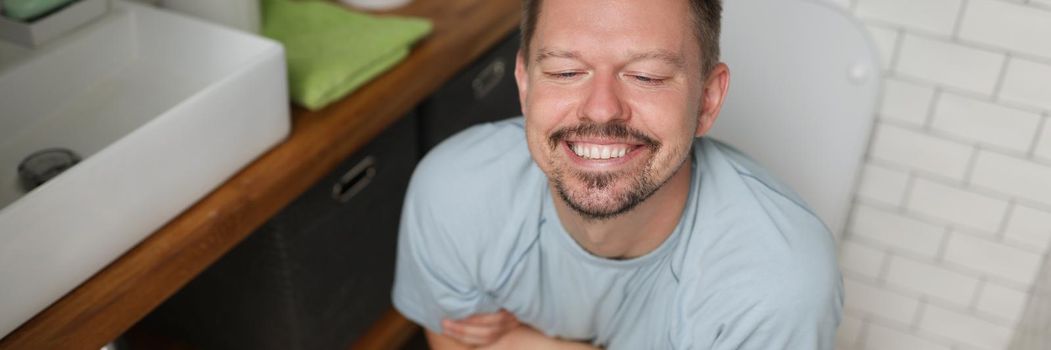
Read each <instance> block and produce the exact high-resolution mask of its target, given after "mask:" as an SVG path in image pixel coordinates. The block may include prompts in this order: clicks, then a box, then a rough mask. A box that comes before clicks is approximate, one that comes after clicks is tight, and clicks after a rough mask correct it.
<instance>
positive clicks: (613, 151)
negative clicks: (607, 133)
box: [569, 144, 629, 159]
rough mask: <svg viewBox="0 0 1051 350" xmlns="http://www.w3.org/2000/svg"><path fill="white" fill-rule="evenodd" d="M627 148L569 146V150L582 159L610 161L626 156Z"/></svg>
mask: <svg viewBox="0 0 1051 350" xmlns="http://www.w3.org/2000/svg"><path fill="white" fill-rule="evenodd" d="M628 148H629V147H628V146H625V145H590V146H585V145H580V144H571V145H570V146H569V149H570V150H572V151H573V153H576V155H577V156H580V157H581V158H584V159H611V158H620V157H623V156H624V155H626V154H628Z"/></svg>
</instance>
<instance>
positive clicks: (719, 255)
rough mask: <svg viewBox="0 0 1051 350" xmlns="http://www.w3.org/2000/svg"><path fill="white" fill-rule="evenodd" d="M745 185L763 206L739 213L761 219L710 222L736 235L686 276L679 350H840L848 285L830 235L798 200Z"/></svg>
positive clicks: (755, 183) (756, 185)
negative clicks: (837, 339)
mask: <svg viewBox="0 0 1051 350" xmlns="http://www.w3.org/2000/svg"><path fill="white" fill-rule="evenodd" d="M746 183H747V184H748V185H749V192H747V193H749V195H750V196H752V197H753V198H754V199H755V200H754V203H755V204H758V206H751V207H741V208H737V209H736V210H738V211H740V212H742V213H744V214H747V215H748V216H749V217H752V218H756V219H754V220H738V219H735V220H729V221H727V223H725V224H723V225H722V226H720V225H719V224H718V223H717V222H711V221H709V222H708V223H709V224H714V225H716V227H715V229H717V230H723V231H725V237H734V238H736V239H730V238H726V239H724V240H723V241H721V242H720V243H719V245H717V246H714V247H713V250H706V251H705V253H706V254H704V255H705V256H706V257H707V258H706V259H705V260H702V261H701V262H699V263H697V264H696V265H697V266H700V267H702V268H701V269H700V270H699V271H701V272H700V273H697V274H695V275H692V277H694V278H693V279H690V280H684V282H683V283H684V286H683V287H684V290H685V293H684V294H683V295H682V298H683V299H682V304H681V306H682V309H681V312H682V313H681V316H680V317H681V320H682V323H681V324H680V326H681V327H682V328H681V329H679V330H678V332H677V334H678V335H680V336H681V339H682V340H683V343H681V344H680V346H674V348H679V349H706V350H707V349H712V350H738V349H741V350H747V349H755V350H767V349H808V350H810V349H814V350H832V349H834V348H835V333H836V329H837V327H838V326H839V323H840V319H841V314H842V305H843V282H842V277H841V275H840V273H839V268H838V266H837V263H836V256H835V242H834V240H833V239H832V236H831V234H830V233H828V231H827V229H826V228H825V226H824V225H823V224H822V223H821V222H820V221H819V220H818V219H817V218H816V216H814V215H812V214H811V213H810V212H809V211H808V210H806V209H805V207H803V206H802V205H799V204H796V202H795V201H794V200H793V199H792V198H790V197H788V196H784V195H780V194H779V193H778V192H775V191H770V190H768V189H769V188H770V187H768V185H766V184H763V183H762V182H759V181H751V180H748V182H746ZM742 215H743V214H742ZM673 334H676V332H673Z"/></svg>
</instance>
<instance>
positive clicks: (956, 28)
mask: <svg viewBox="0 0 1051 350" xmlns="http://www.w3.org/2000/svg"><path fill="white" fill-rule="evenodd" d="M969 4H970V0H963V1H961V2H960V9H959V10H958V11H957V12H956V23H953V28H952V41H953V42H957V43H959V41H960V30H961V28H963V19H964V15H965V14H966V13H967V5H969Z"/></svg>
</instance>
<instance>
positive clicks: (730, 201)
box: [680, 140, 840, 303]
mask: <svg viewBox="0 0 1051 350" xmlns="http://www.w3.org/2000/svg"><path fill="white" fill-rule="evenodd" d="M701 147H702V154H700V155H699V157H700V158H699V159H698V161H699V162H702V163H703V164H704V165H703V166H701V167H700V169H701V174H700V176H701V179H702V180H701V181H702V182H701V183H702V184H701V186H700V188H699V196H700V197H701V198H700V199H699V200H698V202H697V204H696V207H697V208H698V209H697V210H698V212H697V215H696V216H695V218H694V226H693V227H694V232H693V233H692V234H691V239H690V240H689V243H688V246H687V247H686V249H685V250H684V251H683V252H682V253H683V257H682V260H680V261H681V262H682V265H681V266H680V268H681V269H682V273H683V274H684V277H685V278H686V279H690V278H691V277H694V278H692V279H693V281H691V283H697V284H698V286H703V290H704V291H709V292H718V291H720V290H723V287H727V288H729V289H726V290H725V291H726V292H728V293H729V294H733V295H735V296H734V297H735V298H749V297H751V298H753V300H765V301H766V302H767V303H770V302H773V303H776V302H777V301H785V302H791V301H792V300H796V301H799V300H806V299H812V300H814V301H827V297H828V296H829V294H824V295H822V294H821V293H818V290H823V291H824V292H831V293H832V294H835V293H838V290H839V288H840V287H839V283H840V282H839V271H838V267H837V264H836V253H835V251H836V249H835V240H834V239H833V237H832V234H831V233H830V232H829V231H828V229H827V227H826V226H825V225H824V223H822V221H821V220H820V219H819V218H818V217H817V215H816V214H814V212H813V210H811V209H810V208H809V207H808V206H807V205H806V203H805V202H804V201H803V200H801V199H800V198H799V196H798V195H797V194H795V192H794V191H792V190H791V189H790V188H789V187H788V186H786V185H784V184H783V183H781V182H780V181H779V180H777V179H776V178H775V177H774V176H772V175H771V174H770V173H769V172H768V171H767V170H765V169H764V168H763V167H762V166H761V165H759V164H758V163H756V162H755V161H753V160H752V159H751V158H749V157H748V156H747V155H745V154H743V153H741V152H740V151H737V150H736V149H734V148H732V147H730V146H727V145H725V144H722V143H719V142H717V141H714V140H703V142H702V143H701ZM705 172H707V174H706V173H705ZM739 288H743V290H745V291H752V292H754V293H752V292H748V293H740V291H741V290H739ZM698 292H701V290H698ZM769 293H774V294H775V295H771V294H769Z"/></svg>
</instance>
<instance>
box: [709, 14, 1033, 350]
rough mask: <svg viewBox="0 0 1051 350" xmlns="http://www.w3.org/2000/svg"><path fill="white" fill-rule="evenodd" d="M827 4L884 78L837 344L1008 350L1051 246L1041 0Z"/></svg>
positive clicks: (846, 246) (852, 232)
mask: <svg viewBox="0 0 1051 350" xmlns="http://www.w3.org/2000/svg"><path fill="white" fill-rule="evenodd" d="M727 1H733V0H727ZM828 1H831V2H833V3H837V4H839V5H840V6H843V7H845V8H847V9H848V11H849V12H850V13H852V14H853V15H854V16H856V17H858V18H860V19H861V20H862V21H863V22H864V23H865V24H866V26H868V27H869V29H870V32H871V34H872V36H873V38H874V39H875V41H876V42H877V44H878V45H879V47H880V50H881V56H882V58H883V66H884V69H885V73H884V75H885V78H884V79H885V80H884V82H885V88H884V92H883V97H882V102H881V106H880V109H879V111H878V112H877V117H876V118H877V124H876V127H875V129H876V130H875V133H874V135H873V138H872V141H871V145H870V148H869V151H868V156H867V161H866V163H867V164H866V166H865V170H864V173H863V177H862V179H861V184H860V186H859V189H858V193H857V195H858V196H857V201H856V204H855V207H854V210H853V214H852V215H851V219H850V223H849V224H848V228H847V232H846V234H845V237H844V239H843V247H842V251H841V254H840V255H841V265H842V269H843V273H844V283H845V285H846V291H847V299H846V306H845V312H844V313H845V315H844V320H843V324H842V326H841V327H840V332H839V339H838V343H839V348H840V349H892V350H906V349H908V350H911V349H1007V348H1008V347H1009V345H1010V343H1011V341H1012V338H1013V337H1014V336H1015V333H1016V332H1015V330H1016V329H1019V328H1020V324H1019V321H1020V320H1022V319H1023V312H1024V311H1025V310H1024V309H1025V308H1026V302H1027V300H1028V299H1029V296H1030V295H1031V294H1032V291H1033V287H1034V286H1035V285H1036V284H1037V276H1038V274H1040V273H1041V271H1040V267H1041V265H1042V262H1043V259H1044V256H1045V255H1046V254H1047V251H1048V247H1049V242H1051V122H1049V119H1051V0H828ZM1046 278H1051V277H1046ZM1043 283H1045V284H1046V283H1047V282H1046V281H1045V282H1043ZM1043 304H1049V303H1043ZM1034 306H1035V303H1034ZM1048 307H1051V305H1048ZM1030 314H1031V315H1032V312H1030ZM1039 314H1040V315H1045V316H1040V317H1043V318H1051V311H1047V312H1042V313H1039ZM1031 315H1029V316H1026V319H1027V321H1026V322H1027V324H1031V323H1032V322H1033V320H1032V316H1031ZM1042 322H1044V323H1043V324H1049V323H1048V322H1051V320H1043V321H1042ZM1044 346H1051V343H1047V344H1045V345H1044ZM1048 348H1051V347H1048Z"/></svg>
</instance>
